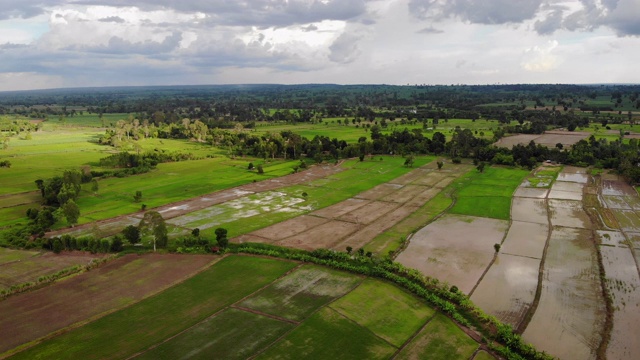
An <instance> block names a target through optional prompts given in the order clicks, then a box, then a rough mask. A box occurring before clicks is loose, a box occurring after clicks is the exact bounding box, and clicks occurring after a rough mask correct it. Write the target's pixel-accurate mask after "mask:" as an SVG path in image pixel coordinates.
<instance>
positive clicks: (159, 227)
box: [138, 211, 168, 251]
mask: <svg viewBox="0 0 640 360" xmlns="http://www.w3.org/2000/svg"><path fill="white" fill-rule="evenodd" d="M138 228H139V229H140V233H142V234H145V235H146V234H148V235H151V236H153V251H156V247H159V248H163V247H165V246H167V241H168V237H167V225H166V224H165V222H164V219H163V218H162V215H160V213H159V212H157V211H149V212H146V213H145V214H144V217H143V218H142V220H140V224H139V225H138Z"/></svg>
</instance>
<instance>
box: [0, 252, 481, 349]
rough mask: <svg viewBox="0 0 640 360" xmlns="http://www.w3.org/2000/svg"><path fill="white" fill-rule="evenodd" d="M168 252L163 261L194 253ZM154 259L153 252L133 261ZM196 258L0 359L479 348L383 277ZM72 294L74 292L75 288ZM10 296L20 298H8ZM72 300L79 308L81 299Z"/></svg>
mask: <svg viewBox="0 0 640 360" xmlns="http://www.w3.org/2000/svg"><path fill="white" fill-rule="evenodd" d="M170 256H171V257H172V259H171V261H175V260H180V258H183V259H185V260H186V261H192V260H194V259H196V258H193V257H192V256H184V255H183V256H176V255H170ZM154 257H161V256H152V255H145V256H142V257H141V259H142V261H148V260H150V259H149V258H154ZM205 258H208V259H209V260H208V261H209V263H208V264H207V263H206V262H202V261H192V262H193V265H192V266H191V268H192V269H196V268H198V267H200V270H198V272H197V273H196V274H195V275H193V276H191V277H189V278H188V279H186V280H183V281H180V282H178V283H176V284H174V285H172V286H170V287H168V288H166V289H164V290H162V291H160V292H157V293H155V295H151V296H148V295H147V296H146V297H144V294H145V293H146V294H149V291H150V290H151V289H154V288H155V289H157V288H158V284H155V283H156V282H157V281H153V280H151V279H147V278H145V279H143V280H142V283H144V284H146V283H149V284H150V285H151V283H154V285H152V286H150V287H149V289H148V290H147V292H143V291H140V292H139V293H138V295H139V296H140V295H142V296H143V298H142V299H138V300H137V301H136V302H135V303H133V304H130V305H128V306H125V305H126V303H120V304H119V303H118V301H117V299H114V300H116V301H111V302H109V303H107V304H104V305H102V309H104V308H109V311H107V312H106V314H102V316H98V317H94V318H91V320H90V321H78V322H75V323H73V324H72V325H67V324H65V323H64V322H61V321H58V322H57V323H55V324H56V325H57V326H58V327H59V328H60V329H59V330H58V331H54V332H53V333H51V334H49V335H47V336H44V337H43V335H42V334H43V333H46V332H47V331H52V329H54V328H55V327H56V326H53V325H50V326H48V327H47V328H45V329H38V330H37V332H36V328H35V327H34V328H31V327H29V328H28V329H30V330H25V331H24V332H22V337H21V338H20V339H18V340H14V341H13V342H9V340H8V339H7V338H5V337H3V338H2V339H0V346H1V347H0V349H2V351H4V354H3V356H6V355H9V354H12V357H11V358H17V359H20V358H25V359H39V358H56V359H67V358H68V359H76V358H78V357H83V358H89V359H93V358H96V359H104V358H123V357H124V358H132V357H133V358H143V359H158V358H159V359H173V358H176V357H180V358H183V357H184V358H202V359H205V358H211V357H220V356H222V357H224V358H238V359H245V358H249V357H257V358H300V357H301V356H303V357H305V358H318V359H320V358H322V359H326V358H345V359H362V358H377V359H388V358H391V357H392V356H394V355H396V354H397V355H398V356H400V357H402V358H412V357H414V356H415V354H430V357H431V358H434V359H450V358H452V356H453V358H458V359H470V358H471V356H472V355H473V354H474V353H475V351H476V350H477V349H479V348H480V347H481V345H480V344H479V343H477V342H476V341H475V340H473V339H472V338H471V337H469V335H467V334H466V333H465V332H464V331H462V330H461V329H460V328H458V326H457V325H455V323H453V322H452V321H451V320H450V319H449V318H447V317H446V316H443V315H442V314H439V313H438V312H436V311H435V310H433V309H432V308H430V307H429V306H427V305H425V304H424V303H423V302H422V301H421V300H418V299H417V298H415V297H414V296H413V295H411V294H409V293H407V292H405V291H404V290H401V289H399V288H396V287H395V286H393V285H390V284H388V283H386V282H384V281H380V280H375V279H369V278H363V277H360V276H356V275H352V274H347V273H343V272H339V271H334V270H330V269H326V268H324V267H320V266H315V265H303V264H299V263H295V262H289V261H284V260H275V259H267V258H261V257H250V256H240V255H234V256H228V257H224V258H221V259H220V258H216V259H215V260H214V261H213V262H211V260H212V259H214V258H212V257H208V256H205ZM145 259H146V260H145ZM198 259H199V258H198ZM158 260H159V261H160V262H162V261H169V259H168V258H166V260H165V259H163V258H160V259H158ZM128 261H129V263H130V261H131V260H130V259H129V260H128ZM127 264H128V263H127V261H119V262H118V263H110V264H109V266H110V267H109V268H106V267H105V268H103V269H104V270H102V276H100V277H96V276H91V275H92V274H91V272H90V273H87V274H83V275H82V276H85V277H87V278H88V279H87V280H91V279H92V278H93V279H94V280H97V279H96V278H102V277H104V278H106V279H109V278H114V277H117V276H119V275H118V274H122V273H123V272H126V270H127V269H126V265H127ZM173 278H175V277H173ZM67 282H69V283H70V284H74V283H75V286H76V287H78V285H79V284H80V283H81V281H80V280H77V278H71V279H67V280H64V281H61V282H60V283H56V284H54V285H51V286H50V287H49V288H48V289H43V290H46V291H47V292H48V294H49V296H54V295H55V293H56V290H57V288H63V287H67V288H69V286H68V285H69V284H67ZM109 286H110V283H109V281H106V282H104V281H98V282H95V283H94V285H93V287H94V288H95V291H97V292H98V293H99V292H100V289H106V288H108V287H109ZM131 289H132V287H129V291H131ZM123 290H125V289H124V288H123V289H122V290H121V291H123ZM76 291H77V292H78V295H80V294H81V293H82V290H81V289H76ZM84 291H88V289H85V290H84ZM27 295H29V294H27ZM123 295H124V294H123ZM20 296H25V295H19V296H17V297H15V299H19V297H20ZM120 296H122V295H120ZM3 305H4V303H1V304H0V307H2V306H3ZM56 306H58V305H56ZM77 306H80V307H81V308H84V305H83V303H80V304H78V305H77ZM69 310H71V309H69ZM69 310H68V311H69ZM96 311H100V309H96V310H94V312H96ZM85 316H89V315H88V314H85ZM28 317H29V315H28V314H23V313H16V314H14V316H12V317H11V318H10V319H7V318H6V317H2V318H0V328H1V327H2V326H9V324H8V323H9V321H19V320H20V319H26V318H28ZM39 319H40V317H33V318H31V319H30V321H31V322H34V321H36V322H37V321H38V320H39ZM87 319H90V318H87ZM40 320H41V321H42V319H40ZM69 322H73V319H72V320H70V321H69ZM123 329H126V331H122V330H123ZM35 340H37V341H35ZM16 343H20V344H22V345H19V346H17V348H16ZM486 355H487V356H488V358H493V357H491V356H489V355H488V354H486Z"/></svg>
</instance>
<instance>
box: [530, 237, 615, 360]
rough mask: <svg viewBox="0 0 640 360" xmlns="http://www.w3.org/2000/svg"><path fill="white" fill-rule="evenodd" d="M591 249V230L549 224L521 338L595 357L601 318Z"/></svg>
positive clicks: (556, 351) (563, 355) (566, 354)
mask: <svg viewBox="0 0 640 360" xmlns="http://www.w3.org/2000/svg"><path fill="white" fill-rule="evenodd" d="M596 251H597V250H596V248H595V245H594V244H593V242H592V241H591V231H588V230H584V229H572V228H565V227H554V228H553V232H552V234H551V238H550V239H549V249H548V252H547V256H546V260H545V264H544V275H543V282H542V293H541V297H540V302H539V305H538V307H537V310H536V312H535V314H534V315H533V318H532V319H531V322H530V323H529V325H528V326H527V328H526V330H525V332H524V334H523V337H524V340H525V341H527V342H530V343H532V344H533V345H534V346H536V347H537V348H538V349H540V350H544V351H546V352H547V353H549V354H553V356H556V357H558V358H560V359H567V360H571V359H580V360H584V359H595V357H596V351H597V349H598V346H599V345H600V342H601V340H602V331H603V326H604V322H605V303H604V299H603V297H602V291H601V287H600V281H599V269H598V268H599V266H598V260H597V256H596Z"/></svg>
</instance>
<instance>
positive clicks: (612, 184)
mask: <svg viewBox="0 0 640 360" xmlns="http://www.w3.org/2000/svg"><path fill="white" fill-rule="evenodd" d="M602 195H617V196H623V195H631V196H637V195H638V193H637V192H636V190H635V189H634V188H633V187H632V186H631V185H629V184H627V183H626V182H625V181H624V180H623V179H620V178H619V177H617V176H616V178H614V179H611V178H609V179H606V178H605V179H604V180H602Z"/></svg>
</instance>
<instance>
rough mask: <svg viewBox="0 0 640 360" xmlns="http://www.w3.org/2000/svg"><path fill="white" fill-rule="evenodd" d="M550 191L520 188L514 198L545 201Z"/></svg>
mask: <svg viewBox="0 0 640 360" xmlns="http://www.w3.org/2000/svg"><path fill="white" fill-rule="evenodd" d="M548 192H549V189H537V188H530V187H522V186H520V187H519V188H518V189H517V190H516V192H515V194H514V195H513V196H515V197H528V198H538V199H544V198H546V197H547V193H548Z"/></svg>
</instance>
